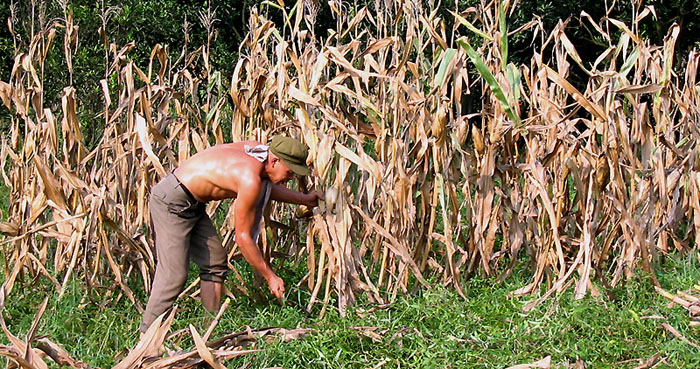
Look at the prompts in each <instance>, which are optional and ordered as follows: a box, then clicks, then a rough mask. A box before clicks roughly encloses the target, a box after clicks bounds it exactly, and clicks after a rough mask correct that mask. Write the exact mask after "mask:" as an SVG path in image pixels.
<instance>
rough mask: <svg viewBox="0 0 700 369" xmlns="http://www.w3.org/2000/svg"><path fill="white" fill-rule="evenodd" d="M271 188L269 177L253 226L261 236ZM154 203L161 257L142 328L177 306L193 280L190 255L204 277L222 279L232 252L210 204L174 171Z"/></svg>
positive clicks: (162, 183) (153, 192)
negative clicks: (197, 196) (207, 207)
mask: <svg viewBox="0 0 700 369" xmlns="http://www.w3.org/2000/svg"><path fill="white" fill-rule="evenodd" d="M271 190H272V186H271V182H270V181H269V180H263V183H262V187H261V191H260V195H259V196H258V199H257V203H256V206H255V220H254V222H253V229H252V230H251V236H252V237H253V239H254V240H256V242H257V239H258V236H259V234H260V229H261V223H262V222H261V221H262V218H263V213H264V209H265V206H267V202H268V201H269V199H270V192H271ZM148 206H149V209H150V213H151V220H152V222H153V230H154V232H155V244H156V258H157V260H156V274H155V277H154V279H153V286H152V288H151V296H150V297H149V299H148V304H147V305H146V311H145V312H144V314H143V320H142V321H141V325H140V326H139V330H140V331H141V332H146V330H147V329H148V327H150V325H151V323H153V321H154V320H155V318H157V317H158V316H159V315H160V314H162V313H164V312H165V311H167V310H168V309H170V308H171V307H172V306H173V303H174V302H175V300H176V299H177V296H178V295H179V294H180V292H182V290H183V288H184V286H185V282H186V281H187V274H188V269H189V260H192V261H193V262H194V263H195V264H197V265H198V266H199V277H200V279H201V280H203V281H212V282H220V283H222V282H224V281H225V280H226V276H227V275H228V264H227V260H226V256H227V253H226V250H225V249H224V247H223V245H222V244H221V240H220V239H219V235H218V234H217V232H216V229H215V228H214V224H212V221H211V219H210V218H209V216H208V215H207V213H206V211H205V204H204V203H201V202H199V201H197V200H196V199H195V198H194V197H193V196H192V195H191V194H190V192H189V191H188V190H187V188H186V187H185V186H184V185H182V184H181V183H180V181H179V180H178V179H177V177H175V175H174V174H172V173H171V174H168V175H167V176H166V177H165V178H163V179H162V180H161V181H160V182H158V184H157V185H156V186H154V187H153V189H152V190H151V197H150V200H149V203H148Z"/></svg>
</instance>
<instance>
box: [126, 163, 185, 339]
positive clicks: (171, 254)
mask: <svg viewBox="0 0 700 369" xmlns="http://www.w3.org/2000/svg"><path fill="white" fill-rule="evenodd" d="M175 185H177V182H175V181H174V180H173V178H171V177H166V178H165V179H164V180H163V181H162V182H161V183H159V184H158V185H157V186H156V187H155V188H154V190H153V193H152V194H151V198H150V201H149V210H150V213H151V219H152V221H153V230H154V232H155V234H156V237H155V241H156V255H157V262H156V274H155V277H154V279H153V285H152V286H151V295H150V297H149V298H148V304H147V305H146V311H145V312H144V314H143V320H142V321H141V325H140V326H139V330H140V331H141V332H146V330H147V329H148V327H150V326H151V324H152V323H153V321H154V320H155V319H156V318H157V317H158V316H159V315H161V314H162V313H164V312H165V311H167V310H168V309H170V308H171V307H172V306H173V303H174V302H175V300H176V299H177V296H178V295H179V294H180V292H182V289H183V287H184V285H185V282H186V281H187V271H188V265H189V260H188V249H189V243H190V232H191V230H192V227H193V226H194V224H195V222H196V221H197V220H196V219H185V218H182V217H179V216H178V215H176V214H173V213H172V212H171V211H170V210H169V204H170V203H169V202H166V201H165V199H166V196H168V197H169V200H168V201H171V200H173V199H172V198H171V197H173V198H174V196H171V195H169V193H170V192H168V191H171V190H172V188H174V186H175Z"/></svg>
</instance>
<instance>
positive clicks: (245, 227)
mask: <svg viewBox="0 0 700 369" xmlns="http://www.w3.org/2000/svg"><path fill="white" fill-rule="evenodd" d="M259 194H260V182H259V180H258V181H255V180H248V181H241V182H240V183H239V185H238V196H237V197H236V200H235V201H234V211H235V220H236V244H238V248H240V249H241V253H243V257H244V258H245V259H246V261H248V264H250V265H251V266H252V267H253V268H255V270H257V271H258V272H259V273H260V274H262V276H263V277H264V278H265V280H267V284H268V286H269V287H270V292H272V294H273V295H275V297H277V298H278V299H281V298H282V295H283V293H284V282H283V281H282V279H281V278H279V277H278V276H277V274H275V272H274V271H273V270H272V269H271V268H270V265H268V264H267V262H266V261H265V259H264V258H263V256H262V254H261V253H260V249H259V248H258V246H257V245H256V244H255V240H254V239H253V237H252V235H251V234H250V233H251V230H252V229H253V223H254V222H255V205H256V204H255V203H256V201H257V198H258V195H259Z"/></svg>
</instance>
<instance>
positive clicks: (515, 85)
mask: <svg viewBox="0 0 700 369" xmlns="http://www.w3.org/2000/svg"><path fill="white" fill-rule="evenodd" d="M506 75H507V76H508V82H509V83H510V88H511V96H512V97H513V99H512V100H511V101H510V103H511V104H514V103H515V102H516V101H518V100H520V84H521V82H520V69H518V67H516V66H515V64H513V63H508V67H507V68H506Z"/></svg>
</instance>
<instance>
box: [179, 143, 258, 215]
mask: <svg viewBox="0 0 700 369" xmlns="http://www.w3.org/2000/svg"><path fill="white" fill-rule="evenodd" d="M246 145H248V146H251V147H252V146H257V145H260V142H256V141H242V142H236V143H230V144H224V145H217V146H213V147H210V148H208V149H206V150H204V151H202V152H199V153H197V154H196V155H194V156H192V157H191V158H189V159H187V160H185V161H184V162H183V163H182V164H181V165H180V167H178V168H177V169H176V170H175V172H174V173H175V176H176V177H177V178H178V179H179V180H180V182H182V184H184V185H185V187H187V189H188V190H189V191H190V192H191V193H192V195H193V196H194V197H195V198H196V199H197V200H199V201H201V202H207V201H211V200H223V199H229V198H236V196H237V194H238V187H239V182H240V181H243V180H244V181H247V182H250V181H251V180H252V181H255V178H257V179H260V178H264V177H266V176H265V173H264V171H263V168H264V165H263V163H261V162H260V161H258V160H257V159H255V158H254V157H252V156H250V155H248V154H246V153H245V150H244V148H245V146H246Z"/></svg>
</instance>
